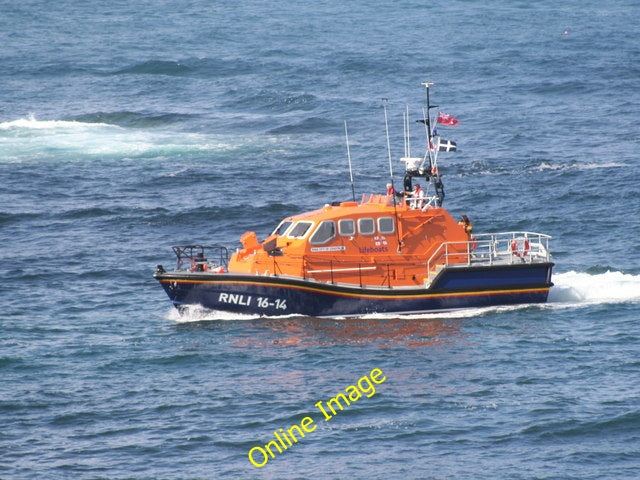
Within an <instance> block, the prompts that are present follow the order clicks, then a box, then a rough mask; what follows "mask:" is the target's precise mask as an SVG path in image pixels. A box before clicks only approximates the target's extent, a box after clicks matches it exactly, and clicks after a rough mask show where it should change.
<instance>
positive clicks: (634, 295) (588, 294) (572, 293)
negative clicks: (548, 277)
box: [549, 271, 640, 304]
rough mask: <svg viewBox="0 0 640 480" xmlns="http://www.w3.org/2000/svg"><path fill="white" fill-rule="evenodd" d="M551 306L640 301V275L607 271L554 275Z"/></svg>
mask: <svg viewBox="0 0 640 480" xmlns="http://www.w3.org/2000/svg"><path fill="white" fill-rule="evenodd" d="M553 283H554V284H555V285H554V287H553V288H552V289H551V292H550V294H549V302H551V303H568V304H598V303H625V302H640V275H632V274H628V273H622V272H616V271H607V272H604V273H598V274H590V273H582V272H575V271H571V272H567V273H556V274H554V275H553Z"/></svg>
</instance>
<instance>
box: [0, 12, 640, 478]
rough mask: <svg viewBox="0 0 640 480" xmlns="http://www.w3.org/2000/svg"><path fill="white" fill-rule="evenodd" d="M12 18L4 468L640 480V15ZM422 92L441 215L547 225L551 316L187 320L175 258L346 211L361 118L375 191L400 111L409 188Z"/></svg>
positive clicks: (2, 197)
mask: <svg viewBox="0 0 640 480" xmlns="http://www.w3.org/2000/svg"><path fill="white" fill-rule="evenodd" d="M0 10H1V14H0V40H1V41H0V45H1V47H0V55H1V59H2V62H1V65H2V68H0V192H1V193H0V247H1V248H0V265H1V267H0V272H1V274H2V275H1V278H2V282H1V283H0V294H1V298H2V313H1V314H0V329H1V331H2V339H1V340H0V374H1V378H2V381H1V382H0V425H1V428H0V478H6V479H33V478H47V479H68V478H82V479H107V478H108V479H125V478H135V479H157V478H167V479H168V478H171V479H195V478H197V479H213V478H278V479H284V478H299V479H317V478H336V479H342V478H363V479H364V478H367V479H369V478H380V479H389V478H402V479H454V478H455V479H492V480H495V479H510V480H511V479H580V480H585V479H605V478H608V479H634V478H637V476H638V468H639V464H638V458H639V455H640V434H639V433H638V432H640V383H639V381H638V378H639V375H640V361H639V360H638V358H639V356H640V324H639V312H640V307H639V304H640V256H639V253H640V243H639V240H638V232H639V231H640V220H639V219H638V217H639V214H640V200H639V198H638V186H637V181H638V178H639V173H640V167H639V166H638V141H639V138H640V136H639V130H638V124H639V123H640V114H639V111H638V105H639V104H640V90H639V89H638V79H639V78H640V44H639V43H638V41H637V34H638V22H639V20H640V4H639V3H638V2H637V1H632V0H627V1H623V0H620V1H613V2H596V1H592V0H588V1H583V2H552V1H549V0H542V1H539V2H522V1H505V0H496V1H491V2H488V3H487V2H468V1H462V0H457V1H449V2H420V1H417V0H414V1H406V2H405V1H403V2H382V3H380V2H362V1H352V2H341V3H340V2H330V1H316V2H301V1H295V0H294V1H291V0H287V1H286V2H285V1H270V2H247V1H242V0H241V1H237V2H220V1H202V0H194V1H191V2H168V1H153V2H152V1H138V2H123V1H110V2H103V1H90V2H76V1H71V0H64V1H60V2H43V1H23V2H4V3H3V4H2V8H1V9H0ZM425 81H429V82H434V83H435V85H434V86H432V87H431V101H432V103H433V104H436V105H438V106H439V107H438V110H441V111H444V112H446V113H449V114H452V115H455V116H456V117H457V118H458V119H459V120H460V124H459V125H458V126H457V127H444V126H443V127H441V128H440V134H441V135H442V137H443V138H445V139H447V140H453V141H456V142H457V144H458V151H457V152H456V153H448V154H445V153H443V154H441V155H440V157H439V165H438V166H439V169H440V172H441V174H442V175H443V181H444V185H445V189H446V198H445V207H447V208H448V209H449V210H450V211H451V212H452V214H453V215H454V216H456V217H459V216H460V215H462V214H465V213H466V214H467V215H468V216H469V217H470V218H471V220H472V221H473V222H474V231H475V232H477V233H481V232H489V231H513V230H528V231H539V232H543V233H547V234H550V235H552V236H553V240H552V243H551V247H552V253H553V260H554V262H555V264H556V266H555V269H554V276H553V281H554V283H555V286H554V287H553V288H552V291H551V294H550V298H549V303H548V304H546V305H535V306H518V307H499V308H486V309H476V310H473V309H472V310H467V311H462V312H455V313H447V314H438V315H418V316H415V315H414V316H407V317H395V316H393V317H390V316H386V315H371V316H367V317H363V318H360V319H352V320H341V319H331V320H329V319H324V320H320V319H316V318H301V317H296V316H292V317H285V318H277V319H262V318H255V317H247V316H241V315H229V314H225V313H220V312H206V311H198V309H192V310H191V311H190V312H188V313H186V314H185V315H182V316H180V315H178V314H177V312H176V311H175V310H174V309H173V308H172V307H171V306H170V303H169V301H168V299H167V298H166V295H165V293H164V292H163V291H162V289H161V288H160V286H159V285H158V284H157V283H156V282H155V280H154V279H153V278H152V277H151V274H152V273H153V270H154V269H155V266H156V265H157V264H164V265H165V267H171V266H172V264H173V261H174V259H173V258H172V257H173V256H172V253H171V248H170V247H171V246H172V245H179V244H185V243H204V244H223V245H226V246H228V247H229V248H232V249H233V248H235V247H236V246H238V245H239V244H238V238H239V236H240V235H242V233H244V232H245V231H248V230H253V231H255V232H257V234H258V236H259V237H260V238H264V236H265V235H267V234H268V233H269V232H270V231H271V230H272V229H273V228H274V227H275V226H276V225H277V224H278V222H279V221H280V220H281V219H282V218H284V217H285V216H288V215H292V214H295V213H298V212H301V211H305V210H310V209H315V208H318V207H320V206H322V205H323V204H325V203H329V202H331V201H335V200H350V199H351V185H350V182H349V171H348V163H347V156H346V146H345V140H344V135H343V133H344V121H347V123H348V127H349V137H350V152H351V157H352V163H353V176H354V190H355V191H356V193H357V196H358V198H359V196H360V195H361V194H362V193H372V192H373V193H383V192H384V189H385V183H386V182H387V181H388V179H389V177H390V172H389V166H388V163H389V162H388V152H387V141H386V136H385V124H384V112H383V104H386V107H387V110H388V115H389V130H390V144H391V155H392V162H393V163H392V166H393V168H394V182H396V185H398V186H399V185H400V182H401V175H402V164H401V163H400V162H398V161H397V159H398V158H399V157H401V156H403V155H404V151H403V135H402V114H403V112H404V111H405V109H406V108H407V106H408V107H409V112H410V118H411V122H410V125H411V128H412V129H411V134H412V142H411V148H412V153H413V154H415V155H421V154H422V153H423V148H424V140H423V136H421V134H423V131H421V124H418V123H414V122H413V120H415V119H419V118H422V111H421V107H422V106H423V105H424V89H423V87H421V82H425ZM383 99H387V100H385V101H383ZM375 369H378V370H379V371H380V372H382V374H381V375H383V376H384V377H385V380H384V381H383V382H382V383H379V384H373V383H372V386H373V387H375V393H374V394H372V395H370V396H369V395H368V393H370V390H369V389H368V388H367V382H366V381H362V378H363V377H365V376H368V377H367V378H371V374H372V372H374V370H375ZM376 378H378V379H380V378H381V376H378V377H376ZM359 382H360V383H359ZM358 385H360V387H358ZM350 386H351V387H355V388H356V390H355V391H354V390H353V388H351V389H350V388H349V387H350ZM357 392H359V393H360V397H359V398H357V397H358V395H357ZM349 393H350V395H349ZM339 394H343V395H345V397H346V398H347V399H350V402H349V404H348V405H347V404H346V403H345V402H344V400H342V397H340V396H339ZM331 399H338V400H340V401H341V406H342V407H343V409H342V410H341V409H340V408H338V406H337V405H336V403H335V402H333V403H332V404H331V405H333V407H334V409H335V410H336V412H335V415H334V414H333V413H332V412H331V410H329V409H328V408H329V407H327V402H329V401H330V400H331ZM318 403H320V405H321V406H322V407H323V408H324V409H325V411H326V412H327V413H328V414H329V415H331V418H330V419H327V418H326V417H325V416H324V415H323V413H322V412H321V411H320V409H319V407H318V406H317V404H318ZM305 418H310V419H311V420H312V422H313V423H309V422H308V420H307V421H306V422H307V423H306V426H307V428H308V429H309V430H307V431H306V434H305V436H304V437H302V436H301V435H300V433H299V432H298V431H297V430H295V429H293V430H292V432H293V433H294V434H296V433H297V435H298V437H297V439H296V440H297V441H291V442H290V443H289V442H288V441H287V440H286V439H285V437H283V436H282V435H281V433H282V434H284V435H287V437H286V438H288V439H289V440H291V438H290V434H287V433H286V432H287V431H288V430H289V429H290V428H292V426H293V425H298V426H300V425H302V426H304V425H305V424H304V423H303V422H305V420H304V419H305ZM312 427H315V428H313V429H312V430H311V428H312ZM280 429H282V430H280ZM303 432H304V431H303ZM276 433H277V434H278V435H277V436H276ZM278 438H280V439H281V442H278ZM269 442H272V443H269ZM267 445H270V449H271V451H272V452H273V453H274V455H273V457H271V456H269V453H267V454H266V455H267V457H264V458H263V457H259V456H258V455H259V454H260V449H262V450H264V451H265V452H266V451H267V450H266V448H265V447H266V446H267ZM284 446H286V447H287V448H286V449H284V448H283V447H284ZM255 447H259V449H255V450H253V451H254V453H255V454H256V455H255V456H254V459H255V460H256V462H255V463H258V464H260V463H264V465H262V466H255V465H254V464H253V463H252V462H251V458H250V456H249V453H250V452H251V451H252V449H254V448H255ZM279 449H280V450H281V451H279ZM265 459H266V462H265V461H264V460H265Z"/></svg>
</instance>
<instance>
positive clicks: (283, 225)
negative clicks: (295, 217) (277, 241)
mask: <svg viewBox="0 0 640 480" xmlns="http://www.w3.org/2000/svg"><path fill="white" fill-rule="evenodd" d="M292 224H293V222H292V221H291V220H283V221H281V222H280V225H278V226H277V227H276V229H275V230H274V231H273V233H272V234H271V235H278V236H283V235H284V234H285V233H286V232H287V230H289V227H290V226H291V225H292Z"/></svg>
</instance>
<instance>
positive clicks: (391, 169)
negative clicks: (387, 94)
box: [382, 98, 393, 181]
mask: <svg viewBox="0 0 640 480" xmlns="http://www.w3.org/2000/svg"><path fill="white" fill-rule="evenodd" d="M387 101H388V100H387V99H386V98H383V99H382V107H383V108H384V127H385V129H386V131H387V153H388V154H389V175H390V176H391V180H392V181H393V165H392V164H391V142H390V141H389V120H388V119H387Z"/></svg>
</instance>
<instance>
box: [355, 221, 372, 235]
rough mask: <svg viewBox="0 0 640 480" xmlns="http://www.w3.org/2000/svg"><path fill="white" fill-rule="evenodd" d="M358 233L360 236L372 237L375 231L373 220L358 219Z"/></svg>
mask: <svg viewBox="0 0 640 480" xmlns="http://www.w3.org/2000/svg"><path fill="white" fill-rule="evenodd" d="M358 231H359V232H360V235H373V234H374V233H375V231H376V224H375V222H374V221H373V218H360V219H358Z"/></svg>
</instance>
